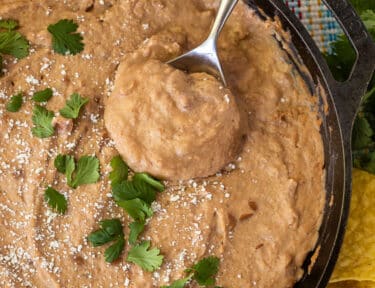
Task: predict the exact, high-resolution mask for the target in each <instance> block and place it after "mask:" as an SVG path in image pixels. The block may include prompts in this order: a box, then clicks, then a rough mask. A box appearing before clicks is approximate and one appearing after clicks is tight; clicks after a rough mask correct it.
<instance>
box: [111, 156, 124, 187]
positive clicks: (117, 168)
mask: <svg viewBox="0 0 375 288" xmlns="http://www.w3.org/2000/svg"><path fill="white" fill-rule="evenodd" d="M111 167H112V171H111V173H109V180H111V185H112V186H113V185H115V184H118V183H121V182H122V181H125V180H126V179H128V170H129V168H128V165H126V163H125V162H124V160H122V158H121V156H120V155H117V156H115V157H113V158H112V160H111Z"/></svg>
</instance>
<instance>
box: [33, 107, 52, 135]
mask: <svg viewBox="0 0 375 288" xmlns="http://www.w3.org/2000/svg"><path fill="white" fill-rule="evenodd" d="M53 117H54V114H53V112H52V111H48V110H47V109H46V108H44V107H42V106H39V105H36V106H35V107H34V110H33V116H32V121H33V124H34V127H33V128H32V129H31V132H32V133H33V135H34V136H36V137H38V138H48V137H50V136H52V135H53V134H54V133H55V129H54V127H53V125H52V119H53Z"/></svg>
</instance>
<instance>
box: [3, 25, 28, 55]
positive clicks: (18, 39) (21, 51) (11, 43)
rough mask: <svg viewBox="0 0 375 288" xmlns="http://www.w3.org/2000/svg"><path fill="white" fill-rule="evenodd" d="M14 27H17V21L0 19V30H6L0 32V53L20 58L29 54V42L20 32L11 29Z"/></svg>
mask: <svg viewBox="0 0 375 288" xmlns="http://www.w3.org/2000/svg"><path fill="white" fill-rule="evenodd" d="M16 28H18V21H16V20H11V19H9V20H0V30H1V29H6V30H7V31H2V32H0V54H7V55H12V56H14V57H16V58H17V59H21V58H24V57H26V56H28V55H29V42H28V41H27V39H26V38H25V37H24V36H22V35H21V34H20V33H18V32H16V31H13V30H14V29H16ZM1 58H2V57H1ZM0 60H1V59H0Z"/></svg>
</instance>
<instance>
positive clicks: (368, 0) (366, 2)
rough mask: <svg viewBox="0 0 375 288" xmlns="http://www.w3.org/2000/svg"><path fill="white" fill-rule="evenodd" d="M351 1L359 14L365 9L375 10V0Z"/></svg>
mask: <svg viewBox="0 0 375 288" xmlns="http://www.w3.org/2000/svg"><path fill="white" fill-rule="evenodd" d="M350 3H352V5H353V7H354V9H355V10H357V12H358V13H359V14H361V13H362V12H363V11H365V10H375V2H374V1H372V0H350Z"/></svg>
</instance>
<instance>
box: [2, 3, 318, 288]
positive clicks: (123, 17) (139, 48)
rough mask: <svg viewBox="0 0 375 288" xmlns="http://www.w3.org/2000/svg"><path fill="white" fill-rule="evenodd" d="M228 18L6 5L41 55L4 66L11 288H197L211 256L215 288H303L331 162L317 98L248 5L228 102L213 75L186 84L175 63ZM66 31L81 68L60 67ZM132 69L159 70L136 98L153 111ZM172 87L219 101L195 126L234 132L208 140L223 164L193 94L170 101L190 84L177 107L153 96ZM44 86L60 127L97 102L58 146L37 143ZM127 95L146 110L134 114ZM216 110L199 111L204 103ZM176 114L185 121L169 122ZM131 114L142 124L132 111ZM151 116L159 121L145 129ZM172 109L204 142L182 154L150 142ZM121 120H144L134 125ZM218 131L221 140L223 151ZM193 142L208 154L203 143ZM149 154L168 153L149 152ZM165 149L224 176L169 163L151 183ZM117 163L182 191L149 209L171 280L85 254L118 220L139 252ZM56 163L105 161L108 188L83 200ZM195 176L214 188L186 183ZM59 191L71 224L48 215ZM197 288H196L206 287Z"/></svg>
mask: <svg viewBox="0 0 375 288" xmlns="http://www.w3.org/2000/svg"><path fill="white" fill-rule="evenodd" d="M218 3H219V1H216V0H205V1H203V0H190V1H186V0H185V1H183V0H122V1H116V0H100V1H94V0H84V1H78V0H66V1H59V0H41V1H30V0H2V1H1V4H0V16H1V17H2V18H4V19H9V18H10V19H17V20H18V21H19V23H20V28H19V29H18V31H19V32H20V33H21V34H22V35H24V36H25V37H26V38H27V39H28V40H29V41H30V44H31V51H30V55H29V56H28V57H26V58H24V59H21V60H19V61H16V60H15V59H14V58H13V57H11V56H7V55H5V56H4V69H5V70H4V76H2V77H1V78H0V133H1V137H0V192H1V193H0V223H1V225H0V227H1V228H0V242H1V245H0V286H1V287H17V288H18V287H48V288H52V287H64V288H67V287H72V288H73V287H74V288H76V287H132V288H135V287H136V288H148V287H150V288H151V287H160V286H162V285H169V284H171V283H172V282H173V281H174V280H177V279H180V278H182V277H184V276H185V272H184V270H185V269H186V268H188V267H191V266H192V265H193V264H194V263H196V262H197V261H198V260H200V259H202V258H203V257H206V256H209V255H215V256H217V257H219V258H220V260H221V261H220V269H219V272H218V274H217V277H216V284H217V285H218V286H222V287H225V288H237V287H241V288H247V287H249V288H250V287H252V288H253V287H259V288H271V287H272V288H275V287H277V288H287V287H289V288H290V287H292V286H293V285H294V283H295V282H296V281H298V279H300V277H301V276H302V273H303V271H302V269H301V265H302V264H303V262H304V260H305V258H306V255H307V254H308V253H309V252H310V251H311V250H312V249H313V248H314V246H315V243H316V240H317V238H318V230H319V227H320V224H321V216H322V211H323V207H324V200H325V190H324V180H325V178H324V169H323V163H324V155H323V144H322V138H321V135H320V132H319V130H320V120H319V113H318V107H317V97H316V95H313V94H312V92H311V91H310V90H311V89H309V87H308V86H307V85H306V83H305V81H304V80H303V78H302V77H301V76H300V74H299V72H298V69H297V68H296V67H295V64H293V62H292V61H290V59H289V56H288V55H287V53H286V52H285V51H284V50H283V49H282V46H283V45H280V43H279V42H278V40H276V39H279V38H280V37H275V35H276V34H280V35H284V36H285V33H284V32H282V31H281V30H280V27H279V25H278V23H277V22H272V21H263V20H260V19H259V18H258V16H257V15H256V14H255V13H254V12H253V11H252V10H251V9H250V8H249V7H248V6H247V5H246V4H245V3H243V2H241V1H240V3H239V4H238V5H237V7H236V8H235V10H234V12H233V14H232V15H231V17H230V18H229V20H228V22H227V24H226V26H225V27H224V30H223V32H222V34H221V36H220V39H219V54H220V58H221V60H222V64H223V67H224V70H225V72H226V75H227V80H228V83H229V87H228V88H229V90H226V89H224V90H221V89H220V87H219V86H217V82H216V80H215V79H212V78H211V77H210V76H209V75H204V74H196V75H194V74H193V75H188V76H187V75H185V74H180V73H183V72H178V71H175V70H170V69H172V68H169V67H166V66H164V64H162V63H164V62H165V61H167V60H169V59H172V58H173V57H175V56H177V55H179V54H181V53H183V52H184V51H187V50H189V49H191V48H193V47H195V46H197V45H198V44H199V43H200V42H202V40H203V39H204V38H205V37H206V36H207V32H208V31H209V29H210V25H211V24H212V21H213V19H214V16H215V14H216V8H217V6H218ZM61 19H73V20H74V21H75V22H76V23H77V24H78V25H79V28H78V31H79V32H80V33H81V35H82V36H83V42H84V43H85V46H84V50H83V51H82V52H81V53H79V54H76V55H60V54H56V53H54V52H53V50H52V48H51V35H50V34H49V33H48V31H47V26H48V25H50V24H53V23H56V22H57V21H59V20H61ZM281 38H282V37H281ZM134 55H138V56H139V57H141V58H142V59H143V60H142V61H145V63H146V64H145V65H150V67H151V66H152V67H151V68H153V69H154V68H155V67H156V68H155V71H154V73H155V75H149V74H148V73H149V72H148V71H146V72H145V79H144V82H143V83H141V86H137V87H141V88H139V89H147V91H146V93H144V94H143V96H144V98H142V97H141V95H142V93H138V92H136V93H135V94H132V91H133V90H131V89H132V86H131V83H130V81H132V79H134V78H133V77H137V79H138V80H139V81H140V80H141V78H139V77H141V75H140V74H135V72H139V71H138V70H137V67H131V65H130V66H129V63H130V61H131V59H132V57H135V56H134ZM171 75H177V76H176V77H177V78H179V77H181V78H184V77H188V78H189V80H188V81H192V82H191V83H195V84H194V85H198V86H197V87H198V88H199V87H200V88H202V91H204V92H205V94H204V95H207V97H208V98H207V99H204V100H205V101H206V102H205V103H206V104H207V106H204V105H203V106H197V107H198V109H201V108H202V107H203V108H202V109H204V111H203V110H199V111H198V112H199V113H198V114H195V115H204V116H205V117H207V119H198V118H192V120H194V121H197V122H199V121H206V120H207V123H217V124H218V125H221V126H219V127H217V129H218V130H214V134H215V135H214V137H212V138H209V139H208V140H207V141H208V142H207V143H209V145H210V147H208V148H210V149H209V150H207V152H206V153H204V155H203V156H202V155H200V154H199V155H197V154H195V153H196V152H195V151H198V150H196V148H197V147H198V148H199V149H200V148H202V147H204V145H205V137H206V136H207V135H200V134H199V129H198V128H196V127H194V126H192V125H193V124H192V123H190V122H186V121H188V120H187V117H186V115H185V114H182V112H181V111H183V110H184V109H193V110H194V107H193V108H190V107H189V108H186V107H185V106H184V105H185V104H184V103H190V101H192V102H194V101H195V100H193V99H190V98H188V97H190V94H188V93H186V94H184V93H182V94H181V95H182V96H181V97H187V98H186V99H182V98H178V99H177V100H176V99H174V98H173V97H178V96H179V95H178V94H177V93H180V92H183V91H182V90H183V89H185V88H186V89H187V90H188V89H190V88H191V87H185V86H184V85H185V84H186V83H185V84H184V83H183V86H182V87H180V88H178V89H177V91H176V94H175V91H174V90H173V89H171V90H170V91H169V92H168V93H169V94H168V95H170V98H163V99H159V98H158V97H157V96H158V95H160V94H158V95H157V94H152V93H153V90H152V86H148V83H150V85H154V84H155V81H157V79H160V81H169V80H170V78H169V76H171ZM115 77H116V80H115ZM154 77H156V78H154ZM171 77H172V76H171ZM204 79H206V80H204ZM175 80H176V81H179V80H178V79H175ZM115 81H116V82H115ZM172 81H174V80H173V79H172ZM126 83H128V84H129V85H125V84H126ZM199 83H200V84H199ZM202 83H205V84H202ZM194 85H193V86H194ZM206 85H207V86H206ZM46 87H51V88H52V89H53V94H54V95H53V97H52V98H51V99H50V100H49V101H48V103H47V104H46V106H45V107H46V108H47V109H48V110H50V111H54V112H55V113H56V114H55V115H58V111H59V110H60V109H61V108H62V107H64V105H65V103H66V100H67V99H69V97H70V95H71V94H72V93H79V94H80V95H82V96H84V97H86V98H87V99H88V100H89V102H88V103H87V105H86V106H85V107H84V108H83V109H82V112H81V114H80V116H79V117H78V118H77V119H75V120H71V119H70V120H68V119H65V118H62V117H61V116H57V117H56V118H55V119H54V121H53V123H54V125H56V126H55V128H56V131H55V134H54V135H53V136H52V137H49V138H46V139H40V138H37V137H35V136H33V135H32V134H31V128H32V127H33V123H32V110H33V106H34V103H33V102H32V101H31V97H32V95H33V93H34V92H35V91H39V90H42V89H44V88H46ZM171 87H172V88H173V85H172V86H171ZM133 88H134V87H133ZM193 88H194V90H195V88H196V87H193ZM121 89H122V90H121ZM205 89H206V90H205ZM19 91H23V93H24V104H23V106H22V108H21V109H20V111H19V112H15V113H10V112H8V111H7V110H6V108H5V107H6V104H7V103H8V102H9V100H10V98H11V96H12V95H14V94H16V93H18V92H19ZM119 91H120V92H119ZM121 91H122V92H121ZM128 92H129V93H130V94H127V93H128ZM162 92H163V91H162ZM121 93H122V94H123V95H125V96H126V95H127V96H129V95H130V96H133V98H132V99H131V100H129V101H126V99H121V96H120V95H121ZM206 93H207V94H206ZM193 94H194V93H193ZM162 95H164V94H162ZM204 95H203V94H201V95H195V96H196V97H197V98H198V100H199V99H201V97H203V96H204ZM226 95H227V96H226ZM193 96H194V95H193ZM133 101H135V102H133ZM137 101H138V102H141V103H140V104H139V106H136V102H137ZM172 101H175V107H172V108H169V106H168V105H171V103H172ZM185 101H186V102H185ZM228 101H229V103H227V102H228ZM206 104H205V105H206ZM132 105H133V106H132ZM157 105H160V106H157ZM192 105H193V104H192ZM224 105H227V106H224ZM188 106H189V104H188ZM131 107H139V108H142V109H140V110H139V112H134V111H129V110H127V109H131ZM155 107H158V109H155ZM220 107H224V108H223V110H220ZM145 109H152V110H150V111H152V113H151V112H147V111H146V112H145V113H146V114H144V110H145ZM162 109H171V116H172V118H173V117H180V118H176V119H175V120H176V121H175V122H174V123H173V124H171V123H169V124H168V126H166V128H168V129H170V128H171V127H172V128H171V130H168V131H167V133H168V134H166V135H167V136H168V137H171V135H172V134H173V133H175V132H174V130H173V129H178V128H179V127H180V126H183V125H185V124H186V125H188V127H187V129H186V131H187V132H186V133H192V135H190V134H189V135H185V134H184V133H183V132H182V133H181V135H179V137H187V138H186V139H188V141H187V142H186V143H187V145H186V146H185V147H175V146H173V143H174V142H173V141H172V140H173V139H172V138H171V139H170V138H168V137H167V138H165V139H163V137H162V135H163V134H162V132H163V131H161V134H160V135H158V136H157V137H156V136H152V135H151V136H148V138H147V137H146V136H145V134H144V133H145V131H147V127H148V126H147V125H150V127H152V126H151V125H155V126H156V127H158V128H160V127H161V126H162V125H164V124H163V122H162V121H161V122H160V121H159V120H157V118H158V117H160V116H161V111H162ZM206 109H207V110H206ZM122 111H123V113H127V112H128V113H132V114H131V116H129V115H128V117H125V116H122V115H124V114H121V113H122ZM202 111H203V112H204V113H203V112H202ZM211 113H212V114H211ZM136 115H138V118H137V117H136ZM144 115H147V116H148V117H149V121H150V122H148V119H146V118H144ZM192 116H193V117H195V116H194V114H193V115H192ZM129 117H130V118H129ZM132 117H133V118H132ZM215 117H217V118H215ZM165 119H166V118H165ZM156 120H157V121H156ZM155 121H156V122H155ZM163 121H164V120H163ZM115 122H117V126H116V123H115ZM155 123H156V124H155ZM202 123H203V122H202ZM205 123H206V122H205ZM138 125H140V126H141V127H139V126H138ZM106 126H107V128H108V130H107V128H106ZM204 127H205V126H204ZM137 129H138V130H137ZM215 129H216V128H215ZM121 131H122V132H121ZM137 131H139V133H140V134H138V135H137V134H136V133H137ZM219 132H222V134H223V135H222V138H220V137H217V136H218V133H219ZM121 133H124V135H121ZM132 133H133V134H132ZM122 136H124V138H122ZM112 137H113V138H112ZM126 137H127V138H126ZM154 137H155V138H154ZM158 137H159V138H158ZM189 137H195V138H196V139H195V140H196V141H195V142H194V141H193V142H192V143H191V141H190V138H189ZM230 138H231V139H230ZM122 139H129V143H127V142H126V141H123V140H122ZM146 139H148V141H152V140H153V139H156V142H155V143H144V142H142V141H146ZM229 140H231V141H229ZM137 141H140V143H138V144H139V145H143V146H142V147H140V148H139V150H137V149H135V148H134V146H127V145H137V144H136V142H137ZM163 141H164V142H165V143H164V145H166V147H168V149H172V148H173V147H175V149H180V150H178V151H176V155H177V154H179V153H180V154H181V155H183V154H184V153H185V152H186V154H187V155H189V156H192V157H198V158H199V157H201V158H202V157H203V158H202V159H203V161H211V163H212V167H209V166H210V165H209V164H210V163H207V162H205V163H200V162H199V161H200V160H197V161H196V163H195V164H194V163H192V162H194V161H190V159H187V160H186V158H183V157H181V159H166V158H165V157H164V156H163V155H162V154H157V155H161V158H160V159H161V160H160V161H161V162H160V163H159V164H160V165H159V166H156V167H155V169H154V170H152V169H150V168H149V167H150V165H149V163H148V162H147V161H146V160H147V157H148V156H147V155H148V154H147V153H153V152H152V151H159V150H157V149H159V148H160V147H162V142H163ZM220 141H223V142H220ZM228 141H229V142H228ZM179 143H181V142H179ZM183 143H185V142H183ZM228 143H229V144H228ZM168 145H169V146H168ZM194 145H196V146H194ZM148 147H150V149H154V148H155V147H157V149H156V150H147V149H148ZM208 148H207V149H208ZM131 151H133V152H134V153H131ZM137 151H138V152H139V155H137V154H136V152H137ZM199 151H202V150H199ZM203 151H204V150H203ZM119 153H120V154H122V156H123V157H124V160H126V161H128V162H129V163H128V164H129V166H130V167H131V168H133V169H134V170H135V171H138V172H144V171H143V170H148V171H147V172H149V173H150V174H152V175H154V176H158V177H163V178H167V179H181V180H173V181H172V180H168V181H166V182H165V183H164V184H165V186H166V189H165V191H163V192H161V193H158V194H157V199H156V201H155V202H154V203H153V204H152V208H153V210H154V216H153V217H152V218H151V219H150V220H149V222H148V223H147V225H146V229H145V231H144V233H143V234H142V235H141V238H142V239H149V240H151V243H152V246H154V247H158V248H159V249H160V251H161V253H162V254H163V255H164V261H163V264H162V266H161V267H160V268H159V269H158V270H156V271H155V272H152V273H150V272H146V271H143V270H142V269H141V268H140V267H139V266H136V265H134V264H132V263H130V262H128V261H127V260H126V255H127V253H128V251H129V248H130V245H128V244H126V246H125V251H124V253H123V254H124V257H121V258H119V260H118V261H115V262H113V263H111V264H110V263H106V262H105V261H104V259H103V254H104V250H103V249H98V248H95V247H92V245H90V244H89V243H88V241H87V235H89V233H90V232H92V231H93V230H95V229H97V228H98V222H99V221H100V220H101V219H106V218H114V217H116V218H119V219H121V221H122V223H123V225H124V228H125V231H124V234H125V239H127V238H128V223H130V221H131V220H130V218H129V216H128V215H127V214H126V213H124V211H123V210H122V209H121V208H120V207H118V206H117V205H116V203H115V202H114V201H113V198H112V195H111V186H110V183H109V180H108V174H109V172H110V171H111V167H110V166H109V163H110V161H111V159H112V157H113V156H116V155H118V154H119ZM158 153H159V152H158ZM199 153H201V152H199ZM58 154H69V155H73V156H75V157H76V159H78V158H79V157H81V156H82V155H96V157H97V158H98V159H99V161H100V175H101V177H100V179H99V181H98V182H97V183H95V184H88V185H82V186H79V187H78V188H77V189H72V188H70V187H69V186H68V185H67V183H66V178H65V176H64V175H63V174H61V173H59V172H58V171H57V170H56V168H55V167H54V160H55V157H56V156H57V155H58ZM216 154H217V158H215V157H214V156H216ZM235 155H236V156H235ZM234 156H235V157H234ZM142 157H143V158H142ZM213 157H214V158H213ZM233 157H234V158H233ZM144 159H146V160H144ZM231 159H233V160H231ZM175 160H176V161H175ZM177 160H178V161H177ZM143 161H144V162H143ZM180 161H181V162H180ZM184 161H186V162H184ZM228 161H231V162H230V163H227V162H228ZM173 162H176V163H173ZM177 162H178V163H177ZM187 164H188V165H187ZM207 165H208V166H207ZM222 165H224V166H225V167H224V168H223V169H221V170H220V168H221V166H222ZM207 167H209V168H210V169H208V168H207ZM159 169H160V170H159ZM216 169H219V171H215V170H216ZM197 173H198V174H200V173H202V174H201V175H198V176H201V177H197V178H195V179H188V180H186V179H187V178H190V177H195V176H196V175H197ZM207 175H211V176H208V177H206V176H207ZM49 185H53V187H54V188H55V189H56V190H58V191H60V192H61V193H63V194H64V195H65V197H66V198H67V200H68V209H67V211H66V213H65V214H64V215H60V214H56V213H55V212H53V211H52V210H51V209H50V208H49V207H48V206H47V204H46V202H45V201H44V197H43V196H44V191H45V188H46V187H47V186H49ZM195 285H196V284H193V285H191V286H189V287H198V286H195Z"/></svg>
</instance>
